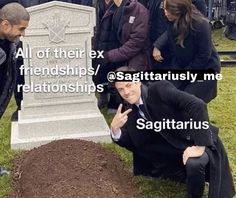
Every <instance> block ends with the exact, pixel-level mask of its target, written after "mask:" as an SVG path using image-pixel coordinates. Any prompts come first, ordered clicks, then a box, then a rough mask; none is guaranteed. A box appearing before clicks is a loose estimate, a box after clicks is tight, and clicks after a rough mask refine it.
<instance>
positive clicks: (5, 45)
mask: <svg viewBox="0 0 236 198" xmlns="http://www.w3.org/2000/svg"><path fill="white" fill-rule="evenodd" d="M0 47H1V48H2V49H3V51H4V53H5V54H6V60H5V61H4V62H3V63H2V64H1V65H0V119H1V117H2V115H3V113H4V112H5V110H6V108H7V105H8V103H9V101H10V99H11V96H12V93H13V91H14V87H15V44H14V43H11V42H9V41H6V40H4V41H2V40H1V41H0ZM0 57H1V58H2V57H3V56H2V55H0ZM0 62H2V61H0Z"/></svg>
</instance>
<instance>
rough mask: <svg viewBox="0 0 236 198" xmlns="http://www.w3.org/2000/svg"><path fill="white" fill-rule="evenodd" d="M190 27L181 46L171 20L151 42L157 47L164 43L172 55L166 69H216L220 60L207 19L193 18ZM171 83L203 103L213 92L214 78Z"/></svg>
mask: <svg viewBox="0 0 236 198" xmlns="http://www.w3.org/2000/svg"><path fill="white" fill-rule="evenodd" d="M193 28H194V29H193V30H192V29H191V30H190V31H189V34H188V35H187V37H186V38H185V40H184V43H183V44H184V47H181V46H180V45H179V44H176V33H175V32H174V30H173V23H169V25H168V29H167V31H166V32H165V33H163V34H162V35H161V36H160V37H159V38H158V39H157V40H156V42H155V43H154V46H155V47H156V48H157V49H162V48H163V47H164V46H166V45H168V46H169V49H170V54H171V57H172V60H171V66H170V67H169V68H168V69H174V70H190V71H191V70H203V71H206V73H207V71H208V70H212V71H213V72H214V73H219V72H220V60H219V56H218V53H217V52H216V49H215V47H214V45H213V43H212V38H211V27H210V25H209V22H208V21H207V19H204V18H202V19H201V20H199V21H198V22H194V24H193ZM173 83H174V85H175V86H176V87H177V88H178V89H180V90H184V91H187V92H188V93H191V94H193V95H195V96H197V97H199V98H201V99H202V100H204V101H205V102H206V103H208V102H209V101H211V100H212V99H213V98H215V97H216V95H217V82H216V80H208V81H207V80H205V81H204V82H200V83H199V82H194V83H190V82H189V81H175V82H173Z"/></svg>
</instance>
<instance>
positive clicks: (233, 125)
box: [0, 30, 236, 198]
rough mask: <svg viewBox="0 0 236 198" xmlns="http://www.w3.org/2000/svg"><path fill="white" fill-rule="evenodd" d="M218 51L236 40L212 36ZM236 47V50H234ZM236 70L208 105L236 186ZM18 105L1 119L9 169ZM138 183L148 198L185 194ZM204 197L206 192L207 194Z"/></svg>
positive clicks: (3, 188) (166, 184)
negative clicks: (13, 119) (218, 129)
mask: <svg viewBox="0 0 236 198" xmlns="http://www.w3.org/2000/svg"><path fill="white" fill-rule="evenodd" d="M213 35H214V41H215V44H216V45H217V46H216V47H217V49H221V50H232V49H233V47H234V46H236V41H230V40H227V39H226V38H225V37H224V36H223V35H222V30H217V31H215V32H214V33H213ZM234 48H235V47H234ZM235 50H236V49H235ZM235 74H236V67H227V68H222V76H223V79H222V80H221V81H219V82H218V96H217V98H216V99H214V100H213V101H212V102H211V103H210V104H209V116H210V120H211V122H212V123H213V124H214V125H216V126H217V127H219V128H220V132H219V136H220V137H221V139H222V141H223V143H224V145H225V148H226V151H227V153H228V157H229V161H230V166H231V169H232V174H233V177H234V184H235V185H236V154H235V153H236V147H235V145H236V75H235ZM15 109H16V105H15V103H14V100H13V99H12V101H11V103H10V104H9V106H8V109H7V111H6V112H5V114H4V116H3V118H2V119H1V120H0V165H1V166H5V167H8V168H9V169H11V168H12V166H13V159H14V158H15V157H16V156H17V155H20V152H19V151H12V150H11V149H10V129H11V122H10V118H11V115H12V113H13V112H14V111H15ZM102 112H103V114H104V116H105V117H106V120H107V122H108V124H110V122H111V119H112V117H111V116H108V115H106V113H105V112H106V109H104V110H103V111H102ZM104 147H107V148H108V149H111V150H113V151H114V152H116V153H117V154H118V155H119V156H120V157H121V158H122V159H123V160H124V162H125V163H126V164H127V166H129V169H130V171H132V155H131V153H130V152H128V151H126V150H125V149H122V148H120V147H118V146H116V145H115V144H104ZM10 182H11V177H0V198H3V197H6V196H7V194H8V193H9V191H10V190H11V187H10ZM135 182H136V183H137V185H138V186H139V189H140V192H141V193H142V194H143V196H144V197H146V198H154V197H155V198H167V197H175V198H182V197H184V194H185V186H184V185H181V184H177V183H174V182H171V181H164V180H157V179H151V178H144V177H135ZM205 197H207V196H206V193H205Z"/></svg>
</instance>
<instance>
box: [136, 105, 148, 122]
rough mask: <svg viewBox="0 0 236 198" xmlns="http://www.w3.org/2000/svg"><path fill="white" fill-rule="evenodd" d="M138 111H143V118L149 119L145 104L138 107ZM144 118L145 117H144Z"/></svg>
mask: <svg viewBox="0 0 236 198" xmlns="http://www.w3.org/2000/svg"><path fill="white" fill-rule="evenodd" d="M138 109H139V111H141V114H140V115H141V116H142V117H143V118H144V119H145V120H147V119H148V117H149V116H148V113H147V110H146V108H145V106H144V104H140V105H139V106H138ZM142 114H143V115H144V116H143V115H142Z"/></svg>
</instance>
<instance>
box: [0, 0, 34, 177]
mask: <svg viewBox="0 0 236 198" xmlns="http://www.w3.org/2000/svg"><path fill="white" fill-rule="evenodd" d="M0 19H1V20H0V40H1V42H2V43H3V44H1V48H0V79H1V84H0V119H1V117H2V115H3V113H4V112H5V110H6V108H7V105H8V103H9V101H10V99H11V96H12V93H13V90H14V84H15V60H14V53H15V45H14V42H18V40H19V37H21V36H24V34H25V29H26V28H27V27H28V23H29V19H30V16H29V13H28V12H27V11H26V9H25V8H24V7H23V6H21V5H20V4H18V3H9V4H7V5H5V6H3V7H2V8H1V9H0ZM2 46H3V47H2ZM6 173H7V172H6V171H5V169H4V168H0V175H3V174H6Z"/></svg>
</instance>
